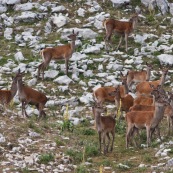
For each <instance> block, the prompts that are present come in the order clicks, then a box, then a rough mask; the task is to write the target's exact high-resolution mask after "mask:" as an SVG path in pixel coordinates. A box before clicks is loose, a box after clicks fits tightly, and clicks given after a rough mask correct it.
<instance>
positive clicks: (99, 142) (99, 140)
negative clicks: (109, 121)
mask: <svg viewBox="0 0 173 173" xmlns="http://www.w3.org/2000/svg"><path fill="white" fill-rule="evenodd" d="M98 133H99V145H100V153H101V151H102V150H101V149H102V147H101V132H98Z"/></svg>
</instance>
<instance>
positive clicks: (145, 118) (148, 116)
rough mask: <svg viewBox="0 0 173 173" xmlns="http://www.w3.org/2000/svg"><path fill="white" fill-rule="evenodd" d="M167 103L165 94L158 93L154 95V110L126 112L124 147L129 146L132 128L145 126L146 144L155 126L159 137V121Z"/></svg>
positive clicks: (148, 142) (149, 140)
mask: <svg viewBox="0 0 173 173" xmlns="http://www.w3.org/2000/svg"><path fill="white" fill-rule="evenodd" d="M167 105H168V100H167V98H165V96H163V95H160V96H157V97H156V100H155V108H154V111H145V110H143V111H131V112H128V113H127V114H126V122H127V132H126V148H128V146H129V141H130V138H131V137H132V136H133V133H134V131H135V130H134V129H135V128H136V129H143V128H146V132H147V146H149V144H150V142H151V136H152V133H153V132H154V130H155V129H156V128H157V131H158V135H159V138H160V132H159V128H158V126H159V123H160V121H161V120H162V118H163V115H164V111H165V108H166V106H167Z"/></svg>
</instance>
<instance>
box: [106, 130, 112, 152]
mask: <svg viewBox="0 0 173 173" xmlns="http://www.w3.org/2000/svg"><path fill="white" fill-rule="evenodd" d="M106 136H107V138H108V145H107V147H106V153H108V150H109V144H110V140H111V139H110V136H109V132H108V133H106Z"/></svg>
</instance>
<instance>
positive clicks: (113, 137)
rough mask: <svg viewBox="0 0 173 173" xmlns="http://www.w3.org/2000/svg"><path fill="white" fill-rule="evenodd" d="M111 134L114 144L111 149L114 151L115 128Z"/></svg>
mask: <svg viewBox="0 0 173 173" xmlns="http://www.w3.org/2000/svg"><path fill="white" fill-rule="evenodd" d="M111 134H112V144H111V149H110V151H111V152H112V151H113V145H114V140H115V130H113V131H112V132H111Z"/></svg>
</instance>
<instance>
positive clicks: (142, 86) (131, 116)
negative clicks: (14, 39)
mask: <svg viewBox="0 0 173 173" xmlns="http://www.w3.org/2000/svg"><path fill="white" fill-rule="evenodd" d="M137 20H138V15H137V14H135V15H133V16H132V18H130V20H129V21H118V20H115V19H106V20H104V21H103V27H104V28H105V30H106V36H105V38H104V41H105V47H106V50H108V47H109V46H111V45H112V42H111V36H112V34H113V33H117V34H119V35H120V36H121V38H120V41H119V44H118V46H117V49H118V48H119V47H120V45H121V42H122V38H123V37H124V38H125V47H126V52H127V50H128V46H127V40H128V36H129V35H130V34H131V33H132V32H133V30H134V28H135V26H136V24H137ZM77 36H78V33H74V30H73V32H72V34H70V35H69V36H68V38H70V39H71V43H69V44H65V45H62V46H57V47H53V48H45V49H43V50H42V51H41V52H40V54H41V56H42V59H43V62H42V63H41V64H40V65H39V66H38V72H37V77H38V78H39V77H40V73H42V80H44V71H45V69H46V67H47V66H48V65H49V63H50V61H51V60H65V67H66V75H68V62H69V59H70V58H71V56H72V54H73V52H74V49H75V41H76V38H77ZM146 65H147V69H146V70H142V71H133V70H131V71H129V72H128V73H127V75H125V76H124V75H123V74H122V73H121V80H122V85H120V86H116V87H100V88H98V89H96V90H95V91H94V92H93V96H94V100H95V105H94V106H93V107H92V110H93V114H94V118H95V122H96V129H97V131H98V134H99V142H100V152H101V143H102V138H103V144H104V153H107V152H108V150H109V144H110V140H111V138H110V136H109V134H110V133H111V134H112V143H111V149H110V150H111V151H112V150H113V143H114V136H115V123H116V121H115V117H116V114H115V117H112V116H101V114H102V113H103V112H105V108H103V103H104V102H105V101H110V102H114V103H115V104H116V106H117V108H119V107H120V109H121V114H122V111H125V112H126V116H125V119H126V122H127V133H126V147H127V148H128V146H129V142H130V139H131V138H132V137H133V136H134V134H135V133H137V134H138V130H139V129H142V128H146V131H147V144H148V145H149V144H150V142H151V137H152V134H153V132H154V131H155V129H156V130H157V132H158V135H159V138H160V131H159V123H160V121H161V120H162V118H163V116H164V115H165V116H167V118H168V132H169V133H170V121H171V120H172V124H173V94H171V93H169V97H168V96H167V94H166V92H165V91H164V89H163V84H164V82H165V78H166V75H167V73H168V69H162V76H161V78H160V80H157V81H149V80H150V76H151V70H152V69H153V66H152V65H151V64H146ZM23 76H24V73H23V72H20V69H19V70H18V72H17V73H16V76H15V77H13V78H12V86H11V89H10V90H0V103H1V105H3V106H4V108H5V110H6V106H7V105H9V103H10V101H11V100H12V99H13V97H14V96H15V95H16V93H17V91H18V96H19V100H20V101H21V103H22V115H23V116H27V117H28V115H27V112H26V106H27V105H28V104H31V105H35V106H36V108H37V109H38V111H39V117H45V116H46V113H45V112H44V110H43V109H44V107H45V104H46V102H47V100H48V99H47V97H46V96H45V94H43V93H41V92H39V91H37V90H34V89H32V88H31V87H29V86H26V85H25V84H23V80H22V79H23ZM133 84H137V85H136V94H137V97H136V98H135V99H134V98H133V97H132V96H131V95H130V94H129V90H131V89H132V85H133ZM106 137H107V138H108V144H107V146H106Z"/></svg>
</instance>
